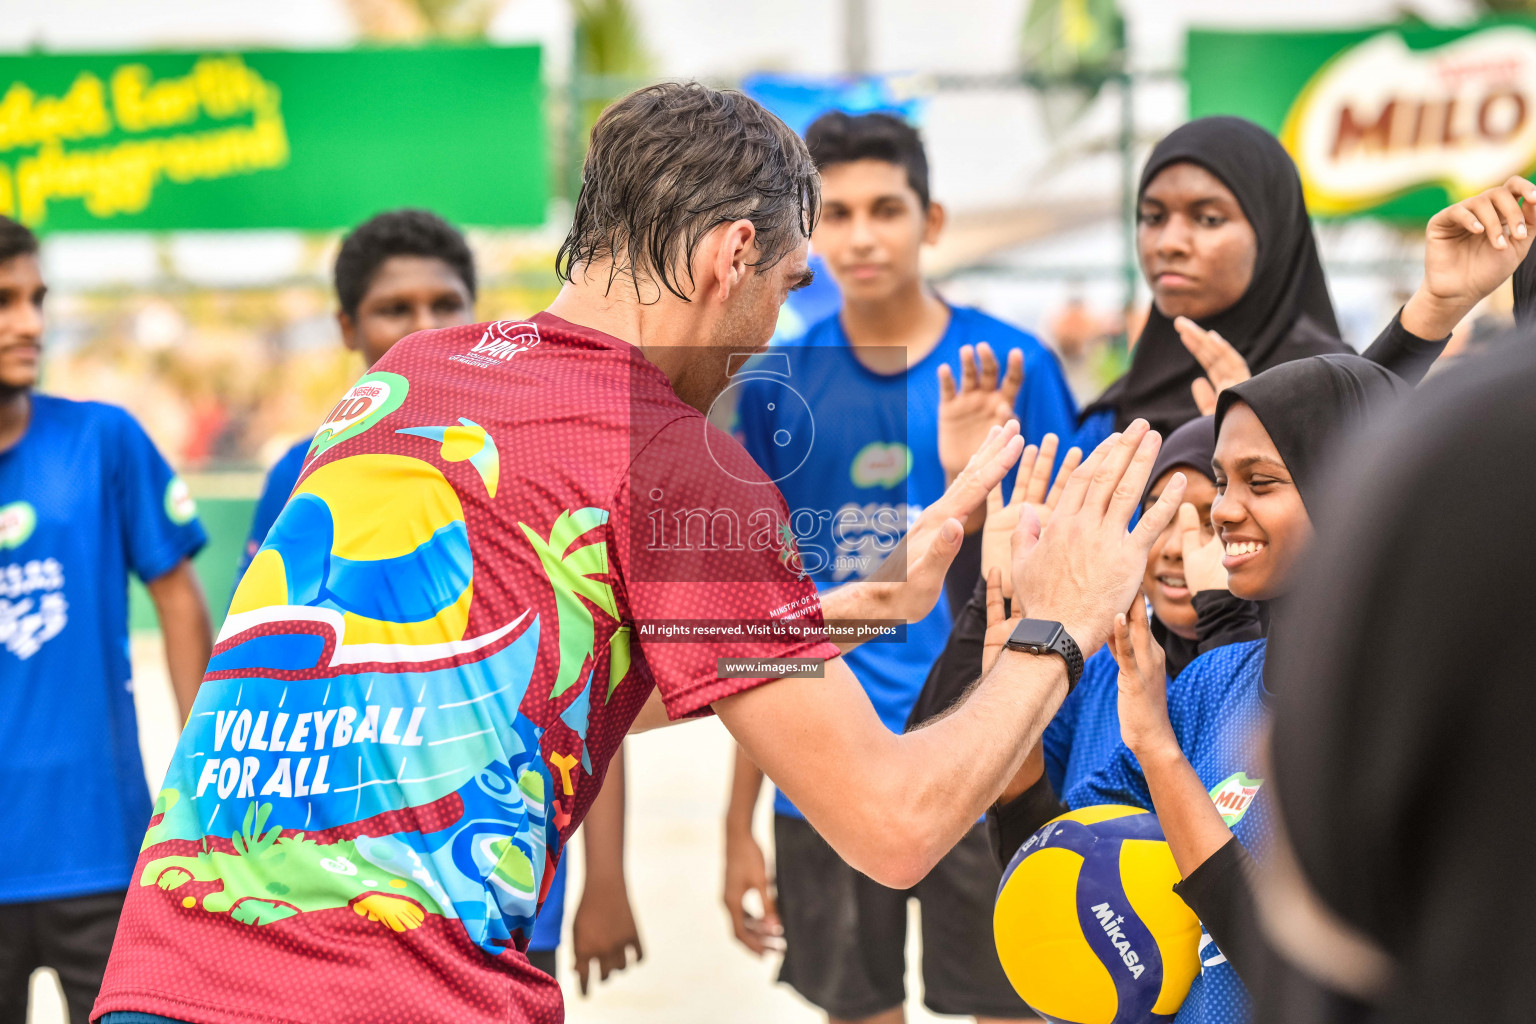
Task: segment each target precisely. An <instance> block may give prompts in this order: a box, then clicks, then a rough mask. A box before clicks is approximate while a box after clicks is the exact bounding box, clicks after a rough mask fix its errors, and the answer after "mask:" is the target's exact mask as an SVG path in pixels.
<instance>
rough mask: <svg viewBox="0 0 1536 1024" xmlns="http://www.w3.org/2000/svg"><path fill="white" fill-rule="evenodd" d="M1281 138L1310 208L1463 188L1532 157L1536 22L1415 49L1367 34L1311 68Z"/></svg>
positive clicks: (1523, 165) (1525, 164)
mask: <svg viewBox="0 0 1536 1024" xmlns="http://www.w3.org/2000/svg"><path fill="white" fill-rule="evenodd" d="M1280 138H1281V141H1282V142H1284V143H1285V146H1286V148H1287V149H1288V150H1290V152H1291V155H1292V156H1293V157H1295V160H1296V166H1297V168H1298V170H1300V172H1301V181H1302V185H1303V187H1304V188H1305V189H1306V194H1307V204H1308V205H1309V206H1310V207H1311V209H1312V211H1313V212H1314V213H1324V214H1341V213H1351V212H1354V211H1357V210H1362V209H1365V208H1368V207H1371V206H1375V205H1377V204H1379V203H1381V202H1384V201H1386V200H1388V199H1391V198H1392V197H1394V196H1397V195H1400V194H1403V193H1406V192H1410V191H1412V190H1414V189H1417V188H1422V187H1424V186H1431V185H1439V186H1441V187H1443V188H1444V189H1445V190H1446V192H1447V193H1448V194H1449V195H1450V197H1451V198H1452V199H1453V200H1456V199H1462V198H1465V197H1467V196H1469V195H1472V194H1474V193H1476V192H1479V191H1481V190H1482V189H1485V188H1487V187H1489V186H1491V185H1495V184H1498V183H1500V182H1502V181H1503V180H1504V179H1505V178H1507V177H1509V176H1510V175H1512V174H1520V173H1523V172H1524V171H1526V170H1527V169H1529V168H1531V167H1532V166H1533V165H1536V30H1533V29H1532V28H1528V27H1525V26H1521V25H1499V26H1495V27H1490V28H1486V29H1482V30H1479V31H1474V32H1472V33H1470V34H1468V35H1465V36H1462V37H1461V38H1459V39H1456V40H1454V41H1451V42H1448V43H1445V44H1443V45H1440V46H1436V47H1432V48H1429V49H1419V50H1414V49H1410V48H1409V47H1408V45H1407V44H1406V43H1405V42H1404V41H1403V38H1402V36H1400V35H1399V34H1398V33H1396V32H1393V31H1387V32H1383V33H1380V34H1379V35H1375V36H1372V37H1371V38H1369V39H1367V40H1365V41H1364V42H1361V43H1359V44H1357V45H1355V46H1352V47H1350V48H1349V49H1346V50H1344V51H1343V52H1342V53H1339V54H1338V55H1336V56H1335V57H1334V58H1333V59H1332V60H1330V61H1329V62H1328V63H1327V64H1325V65H1323V66H1322V67H1321V68H1319V69H1318V71H1317V72H1316V73H1315V74H1314V75H1313V76H1312V78H1311V80H1310V81H1309V82H1308V83H1307V85H1306V87H1305V88H1304V89H1303V90H1302V91H1301V93H1300V94H1299V95H1298V96H1297V98H1296V100H1295V102H1294V103H1293V104H1292V105H1291V108H1290V112H1289V113H1288V114H1287V115H1286V119H1285V126H1284V128H1283V129H1282V131H1281V135H1280Z"/></svg>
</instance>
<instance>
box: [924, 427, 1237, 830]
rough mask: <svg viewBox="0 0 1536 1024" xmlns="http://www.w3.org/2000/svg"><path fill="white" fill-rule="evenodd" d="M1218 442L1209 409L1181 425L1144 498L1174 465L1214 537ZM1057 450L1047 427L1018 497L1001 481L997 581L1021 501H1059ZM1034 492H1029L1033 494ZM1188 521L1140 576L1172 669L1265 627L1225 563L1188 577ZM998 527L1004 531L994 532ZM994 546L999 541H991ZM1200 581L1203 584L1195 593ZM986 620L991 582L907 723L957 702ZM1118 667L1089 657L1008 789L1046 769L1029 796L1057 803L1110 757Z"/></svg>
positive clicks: (1199, 522)
mask: <svg viewBox="0 0 1536 1024" xmlns="http://www.w3.org/2000/svg"><path fill="white" fill-rule="evenodd" d="M1215 447H1216V430H1215V427H1214V425H1213V420H1212V418H1211V417H1210V416H1205V417H1201V418H1200V419H1197V420H1192V421H1190V422H1189V423H1186V424H1184V426H1182V427H1180V428H1179V429H1178V430H1175V431H1174V432H1173V434H1172V435H1171V436H1170V437H1169V438H1168V439H1167V441H1165V442H1164V443H1163V446H1162V448H1161V449H1160V450H1159V452H1158V456H1157V460H1156V462H1155V463H1154V464H1153V467H1152V472H1151V474H1150V475H1149V476H1148V478H1147V480H1148V483H1147V493H1146V494H1145V496H1144V497H1143V499H1142V507H1143V508H1146V507H1148V506H1150V505H1151V504H1152V503H1153V502H1155V501H1156V500H1157V498H1158V497H1159V496H1160V495H1161V494H1162V491H1163V488H1165V487H1167V486H1168V484H1169V482H1170V481H1171V479H1172V477H1173V475H1174V474H1175V473H1176V472H1180V471H1182V472H1183V473H1184V475H1185V477H1186V479H1187V482H1188V484H1187V489H1186V491H1185V496H1184V497H1185V502H1186V504H1188V505H1189V508H1188V509H1187V510H1184V511H1185V513H1186V515H1187V516H1189V517H1190V518H1191V522H1192V523H1193V527H1194V534H1195V536H1197V537H1200V538H1202V539H1203V538H1205V537H1210V538H1211V540H1213V541H1214V539H1215V538H1214V535H1213V534H1212V533H1211V531H1210V507H1211V502H1212V500H1213V499H1214V498H1215V495H1216V490H1215V484H1214V482H1213V480H1212V479H1211V456H1212V454H1213V453H1214V450H1215ZM1055 451H1056V439H1055V437H1054V436H1051V435H1047V438H1046V440H1045V443H1044V444H1043V445H1042V446H1041V447H1040V449H1039V451H1038V452H1037V451H1034V450H1032V449H1031V450H1026V451H1025V453H1024V456H1023V458H1022V459H1021V461H1020V471H1019V479H1020V483H1019V485H1018V489H1017V491H1016V492H1015V495H1014V504H1012V505H1010V506H1008V507H1007V508H1005V507H1004V506H1003V502H1002V497H1001V495H1002V488H1001V487H999V488H997V489H996V490H995V491H994V492H993V495H992V498H991V500H990V502H989V507H988V519H987V527H986V530H987V534H986V536H985V537H984V543H986V544H988V545H990V546H989V547H988V550H987V552H986V558H985V561H986V562H987V564H988V565H989V566H991V567H992V568H994V569H995V570H997V572H998V576H999V586H1001V579H1002V574H1004V573H1006V572H1007V568H1006V565H1007V560H1008V537H1009V536H1011V534H1012V532H1013V531H1012V524H1013V523H1015V522H1017V512H1018V503H1019V502H1020V501H1021V500H1022V501H1033V502H1034V503H1035V505H1036V507H1037V509H1041V510H1042V515H1045V514H1048V513H1049V509H1050V506H1051V504H1053V502H1052V501H1051V500H1050V499H1047V498H1046V493H1045V483H1046V482H1047V480H1048V474H1049V471H1050V467H1051V465H1052V463H1053V461H1054V456H1055ZM1076 462H1077V459H1076V457H1075V456H1072V455H1069V456H1068V457H1067V459H1066V461H1064V462H1063V465H1062V470H1061V471H1060V472H1059V473H1058V474H1057V481H1058V486H1059V484H1060V481H1062V480H1063V479H1064V478H1065V476H1066V475H1068V474H1070V472H1071V470H1072V468H1073V467H1074V466H1075V465H1076ZM1031 492H1032V497H1030V496H1029V495H1030V494H1031ZM1053 493H1059V491H1057V492H1053ZM1007 513H1013V514H1012V515H1011V516H1010V515H1007ZM1187 525H1188V524H1184V523H1181V522H1180V521H1178V520H1175V521H1174V522H1173V523H1170V524H1169V526H1168V528H1167V529H1166V530H1164V531H1163V534H1162V536H1160V537H1159V538H1158V539H1157V541H1156V542H1155V543H1154V544H1153V546H1152V551H1151V555H1150V557H1149V558H1148V561H1147V569H1146V574H1145V578H1144V587H1145V590H1146V593H1147V595H1148V601H1149V603H1150V605H1151V607H1152V631H1153V634H1154V636H1155V637H1156V638H1157V642H1158V643H1159V644H1160V645H1161V646H1162V647H1163V650H1164V651H1165V653H1166V665H1167V672H1168V676H1169V678H1170V679H1171V678H1173V677H1175V676H1177V675H1178V674H1179V673H1180V672H1181V671H1183V669H1184V666H1185V665H1187V664H1189V663H1190V662H1191V661H1193V660H1194V659H1195V658H1196V657H1197V656H1198V655H1199V654H1200V653H1201V652H1203V651H1208V650H1212V649H1214V648H1216V647H1220V646H1222V645H1224V644H1229V643H1237V642H1240V641H1244V640H1254V639H1257V638H1258V637H1259V636H1261V635H1262V630H1261V627H1260V624H1259V615H1258V609H1257V606H1256V605H1254V604H1253V603H1252V602H1248V601H1243V600H1241V599H1240V598H1234V597H1233V596H1232V595H1231V594H1230V593H1229V592H1227V590H1226V572H1225V571H1224V570H1222V569H1221V567H1220V565H1216V566H1215V567H1214V569H1215V572H1214V573H1210V572H1207V573H1205V574H1204V576H1203V577H1202V579H1204V580H1206V581H1207V582H1206V585H1205V586H1204V587H1203V588H1201V587H1199V586H1198V585H1197V584H1196V583H1195V581H1194V580H1192V579H1190V578H1189V577H1188V575H1187V570H1186V567H1185V563H1184V557H1183V554H1184V537H1183V532H1184V529H1185V527H1186V526H1187ZM998 533H1000V534H1001V538H1000V540H999V539H998V537H997V536H996V534H998ZM997 548H1000V550H995V549H997ZM1196 590H1199V591H1200V592H1198V593H1195V592H1194V591H1196ZM987 628H988V622H987V592H986V587H985V586H984V585H983V586H982V587H979V588H977V591H976V593H975V594H974V595H973V596H972V598H971V600H970V602H969V603H968V604H966V605H965V606H964V608H963V609H962V610H961V612H960V615H959V616H958V618H957V620H956V622H955V626H954V629H953V630H952V632H951V634H950V641H949V643H948V644H947V645H946V647H945V650H944V652H943V654H942V655H941V656H940V657H939V659H938V660H937V661H936V662H935V663H934V666H933V668H932V670H931V671H930V672H929V676H928V680H927V682H926V683H925V684H924V687H923V691H922V694H921V696H920V699H919V701H918V703H917V706H916V707H914V708H913V711H912V715H911V717H910V719H909V720H908V728H915V727H916V726H918V725H920V724H921V723H923V722H925V721H927V720H928V719H930V718H934V717H936V716H938V715H939V714H941V713H943V712H944V711H945V710H946V709H947V708H949V707H951V706H952V705H954V704H955V703H956V702H958V701H959V700H960V698H961V697H962V696H963V695H964V693H965V690H966V689H967V688H968V687H969V686H970V684H971V683H972V682H973V681H974V680H975V679H977V678H978V677H979V676H980V675H981V674H982V662H983V647H984V643H985V636H986V632H987ZM1118 674H1119V669H1118V667H1117V666H1116V664H1115V659H1114V655H1113V654H1111V653H1110V651H1109V649H1108V648H1107V647H1104V648H1100V649H1099V650H1098V651H1096V652H1095V653H1094V654H1093V655H1092V656H1091V657H1090V658H1089V659H1088V660H1087V662H1086V664H1085V665H1084V666H1083V673H1082V677H1081V678H1080V679H1079V681H1078V685H1077V686H1076V687H1075V688H1074V689H1073V691H1072V692H1071V693H1070V694H1069V695H1068V696H1067V699H1066V700H1065V701H1064V702H1063V703H1062V705H1061V707H1060V708H1059V709H1058V710H1057V712H1056V715H1055V717H1054V718H1052V719H1051V722H1050V724H1049V725H1048V726H1047V727H1046V730H1045V734H1044V735H1043V736H1042V737H1041V740H1040V751H1041V753H1042V754H1043V760H1042V759H1041V758H1039V757H1033V758H1031V759H1030V760H1029V761H1028V762H1026V765H1025V766H1024V768H1023V769H1022V770H1021V771H1020V772H1019V774H1018V775H1017V776H1016V777H1015V779H1014V780H1013V782H1012V783H1011V784H1010V785H1009V787H1008V789H1007V791H1006V793H1005V796H1010V795H1012V794H1014V793H1017V792H1021V791H1023V790H1026V789H1029V788H1030V787H1031V786H1033V785H1035V784H1036V783H1037V782H1038V781H1039V780H1040V779H1041V773H1042V772H1043V773H1044V778H1045V780H1046V781H1045V782H1044V783H1042V784H1041V789H1040V791H1038V792H1037V793H1036V794H1035V795H1034V798H1033V799H1043V800H1047V801H1048V802H1047V803H1046V804H1045V806H1046V807H1047V808H1049V807H1053V806H1055V797H1054V794H1057V793H1064V792H1066V791H1067V790H1068V789H1070V788H1072V787H1073V786H1076V785H1077V784H1078V783H1079V782H1081V781H1082V780H1083V779H1085V778H1087V777H1088V776H1089V775H1090V774H1091V773H1092V772H1093V771H1094V770H1095V769H1097V768H1098V767H1099V765H1100V764H1102V763H1103V762H1104V761H1106V760H1108V758H1109V756H1110V755H1111V754H1112V753H1113V752H1114V751H1115V748H1116V747H1118V746H1119V744H1120V722H1119V719H1118V718H1117V717H1116V710H1115V707H1116V700H1115V679H1116V676H1117V675H1118ZM1047 817H1049V815H1047ZM1043 822H1044V819H1041V823H1043ZM1000 852H1001V851H1000ZM1012 852H1013V849H1012V848H1009V849H1008V850H1007V851H1006V853H1007V854H1008V855H1011V854H1012ZM1004 859H1005V860H1006V857H1005V858H1004Z"/></svg>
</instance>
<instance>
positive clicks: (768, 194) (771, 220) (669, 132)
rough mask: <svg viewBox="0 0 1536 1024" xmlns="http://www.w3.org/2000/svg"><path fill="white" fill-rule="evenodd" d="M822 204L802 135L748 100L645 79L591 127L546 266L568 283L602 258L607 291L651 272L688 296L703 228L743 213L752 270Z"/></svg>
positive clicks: (775, 255)
mask: <svg viewBox="0 0 1536 1024" xmlns="http://www.w3.org/2000/svg"><path fill="white" fill-rule="evenodd" d="M820 204H821V180H820V178H819V176H818V175H817V173H816V167H815V165H814V164H813V163H812V162H811V157H810V154H809V153H808V152H807V151H806V148H805V143H804V142H802V141H801V140H800V137H799V136H797V135H796V134H795V133H794V132H792V131H790V130H789V127H788V126H787V125H785V124H784V122H783V121H780V120H779V119H778V118H777V117H775V116H773V114H771V113H769V112H768V111H767V110H766V109H764V108H763V106H762V105H761V104H759V103H758V102H757V101H756V100H754V99H752V98H751V97H749V96H747V95H745V94H744V93H740V92H736V91H735V90H718V89H711V88H709V87H707V86H703V85H700V84H698V83H697V82H687V83H678V82H665V83H662V84H660V85H652V86H648V87H647V88H644V89H639V90H637V91H635V92H632V93H630V94H629V95H628V96H626V97H624V98H623V99H621V100H619V101H618V102H617V103H615V104H614V105H613V106H611V107H609V108H608V109H607V110H606V111H604V112H603V116H602V117H601V118H599V119H598V122H597V124H596V125H595V126H594V127H593V129H592V143H591V147H590V148H589V149H588V151H587V161H586V166H585V168H584V169H583V171H582V183H581V194H580V195H579V196H578V197H577V199H576V210H575V215H574V217H573V218H572V223H571V230H570V233H569V234H568V235H566V237H565V241H564V242H563V243H562V244H561V246H560V252H559V253H558V254H557V255H556V257H555V273H556V274H557V275H559V277H560V279H561V280H563V281H569V280H570V279H571V274H572V272H573V270H574V269H575V268H576V267H578V266H586V265H591V264H592V263H594V262H598V261H601V260H611V261H612V269H611V270H610V271H609V275H608V287H610V288H611V287H612V286H613V282H614V279H615V278H618V277H628V278H629V279H630V283H631V284H632V285H633V287H634V288H635V292H636V295H637V296H638V295H639V293H640V284H641V281H642V280H645V279H652V280H654V281H656V282H657V283H658V284H660V285H661V286H662V287H664V288H666V289H667V290H668V291H670V292H671V293H672V294H673V295H676V296H677V297H678V298H680V299H682V300H683V301H685V302H686V301H688V294H687V292H688V291H691V290H692V287H693V284H694V280H693V266H692V265H693V254H694V251H695V250H696V249H697V248H698V245H699V240H700V239H701V238H703V236H704V235H705V234H706V233H707V232H708V231H709V230H710V229H711V228H713V227H715V226H716V225H718V224H721V223H724V222H727V221H733V220H750V221H751V222H752V224H753V227H755V228H756V229H757V250H758V259H757V261H756V262H755V263H754V264H753V266H755V267H757V268H758V269H759V270H761V269H764V268H767V267H771V266H773V265H774V264H775V263H777V262H779V260H781V259H783V258H784V257H785V256H786V255H787V254H788V253H789V251H790V250H791V248H793V247H794V246H795V245H796V244H797V243H798V241H799V240H800V239H802V238H808V237H810V233H811V228H812V227H813V226H814V225H815V223H816V216H817V213H818V212H819V208H820ZM681 275H686V278H687V288H686V289H685V288H684V287H683V281H682V280H681Z"/></svg>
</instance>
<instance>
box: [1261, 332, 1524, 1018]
mask: <svg viewBox="0 0 1536 1024" xmlns="http://www.w3.org/2000/svg"><path fill="white" fill-rule="evenodd" d="M1496 347H1497V348H1502V349H1504V350H1505V351H1503V352H1498V353H1496V354H1490V355H1488V356H1484V357H1482V358H1480V359H1479V360H1477V361H1476V362H1475V363H1473V364H1472V365H1469V366H1465V367H1462V368H1458V369H1457V370H1455V371H1454V372H1451V373H1447V374H1445V375H1444V376H1443V377H1441V378H1439V379H1437V380H1435V381H1433V382H1431V383H1430V384H1428V385H1426V388H1425V393H1424V394H1423V395H1422V396H1420V397H1419V399H1418V400H1417V401H1416V402H1415V404H1414V406H1413V407H1411V408H1409V409H1407V410H1405V411H1404V412H1403V414H1402V415H1401V416H1399V417H1396V418H1394V419H1393V421H1391V422H1389V423H1387V424H1384V425H1383V428H1382V429H1380V430H1377V431H1375V432H1374V433H1373V434H1372V435H1371V436H1370V437H1369V438H1367V439H1364V440H1362V442H1361V443H1359V444H1357V445H1355V446H1354V447H1353V452H1354V455H1355V457H1353V458H1351V459H1350V460H1349V461H1348V462H1347V463H1343V464H1341V465H1340V466H1339V467H1338V468H1339V470H1340V472H1338V473H1336V474H1334V476H1333V479H1332V486H1331V487H1330V488H1329V490H1328V492H1327V494H1326V495H1325V498H1324V501H1323V507H1324V509H1325V510H1326V513H1327V515H1328V519H1329V526H1330V529H1329V530H1328V531H1327V532H1326V533H1325V534H1324V535H1323V536H1320V537H1319V540H1318V544H1317V545H1316V548H1315V550H1314V551H1313V552H1312V553H1311V554H1310V555H1309V557H1308V559H1307V562H1306V564H1305V565H1304V566H1303V568H1302V570H1301V571H1300V572H1299V573H1298V583H1297V588H1296V593H1297V595H1298V597H1300V598H1303V599H1304V600H1300V601H1298V602H1297V604H1298V607H1297V608H1296V609H1294V611H1295V615H1294V616H1292V618H1291V621H1290V622H1288V625H1290V626H1294V627H1295V628H1294V629H1289V630H1288V631H1287V633H1286V635H1285V636H1283V637H1277V638H1276V639H1275V641H1274V642H1273V643H1272V645H1271V649H1272V659H1271V663H1272V666H1273V668H1274V669H1275V671H1274V673H1273V676H1274V678H1275V680H1276V686H1277V692H1276V693H1275V694H1274V696H1273V698H1272V704H1273V707H1274V725H1273V732H1272V739H1271V760H1272V772H1271V774H1272V778H1271V780H1270V783H1271V788H1272V790H1273V795H1274V798H1275V800H1276V803H1277V805H1278V815H1277V817H1278V818H1279V819H1280V820H1281V821H1282V822H1283V824H1284V831H1285V833H1286V835H1287V836H1288V838H1289V840H1290V843H1289V852H1290V855H1287V852H1288V851H1287V847H1286V846H1284V845H1280V846H1277V848H1276V851H1275V856H1274V857H1273V858H1272V859H1271V863H1272V865H1273V870H1272V869H1271V867H1270V865H1266V871H1265V875H1266V877H1265V879H1264V883H1265V884H1264V885H1262V886H1261V888H1260V893H1261V895H1263V897H1264V898H1263V899H1262V901H1261V906H1262V909H1263V911H1264V914H1263V918H1264V923H1265V925H1266V931H1267V932H1268V934H1270V935H1272V936H1273V937H1274V942H1275V945H1276V946H1277V947H1278V948H1279V949H1280V950H1281V951H1282V952H1283V953H1284V954H1285V955H1286V957H1287V958H1288V959H1289V960H1290V961H1291V962H1292V963H1294V964H1296V965H1299V966H1300V967H1302V968H1304V969H1305V970H1306V971H1307V972H1308V973H1309V974H1310V975H1311V976H1312V977H1313V978H1314V979H1316V980H1319V981H1321V982H1323V983H1325V984H1326V985H1327V986H1328V987H1329V988H1330V989H1332V990H1334V991H1336V992H1340V993H1344V994H1347V995H1349V996H1352V997H1353V999H1354V1001H1355V1002H1356V1005H1355V1006H1354V1007H1353V1009H1352V1010H1351V1009H1350V1008H1349V1007H1348V1005H1347V1004H1345V1003H1343V1002H1335V1003H1334V1004H1333V1006H1332V1007H1331V1009H1328V1010H1320V1009H1319V1004H1318V1002H1316V1001H1306V1002H1300V1003H1298V1002H1297V1001H1296V1000H1294V999H1292V998H1290V997H1289V991H1291V990H1294V986H1291V987H1289V988H1278V987H1277V988H1276V990H1275V991H1273V993H1271V992H1270V991H1269V990H1268V989H1266V991H1265V1001H1266V1002H1265V1005H1264V1007H1263V1010H1262V1011H1261V1012H1260V1013H1259V1015H1258V1016H1259V1017H1260V1019H1262V1020H1263V1021H1265V1022H1266V1024H1282V1022H1283V1024H1300V1022H1302V1021H1306V1022H1307V1024H1335V1022H1339V1021H1356V1020H1358V1021H1371V1022H1386V1021H1392V1022H1397V1024H1439V1022H1444V1021H1477V1022H1478V1024H1503V1022H1514V1021H1528V1020H1530V1019H1531V1016H1532V1007H1531V991H1532V983H1531V980H1530V976H1529V975H1530V969H1529V966H1528V960H1529V956H1528V954H1527V952H1526V949H1525V944H1524V942H1523V941H1522V938H1521V926H1522V925H1523V924H1524V922H1526V921H1528V920H1530V918H1531V916H1532V914H1533V913H1536V883H1533V881H1532V879H1533V874H1532V871H1531V864H1530V860H1531V849H1532V847H1533V845H1536V814H1533V813H1532V800H1531V796H1530V789H1529V788H1528V786H1527V784H1526V776H1527V775H1529V773H1530V747H1531V738H1530V733H1531V723H1532V721H1533V720H1536V687H1533V686H1532V671H1531V658H1530V653H1529V649H1530V638H1531V637H1532V636H1533V635H1536V631H1533V627H1532V622H1533V620H1536V588H1533V586H1532V577H1533V574H1536V539H1533V538H1536V535H1533V533H1532V530H1531V525H1530V517H1531V508H1532V506H1533V505H1536V486H1533V484H1532V476H1531V474H1530V473H1529V472H1528V471H1527V470H1526V466H1527V464H1528V463H1529V460H1530V453H1531V452H1532V451H1533V450H1536V411H1533V406H1532V400H1531V396H1532V395H1533V394H1536V334H1533V332H1532V330H1530V329H1529V328H1526V329H1524V330H1522V331H1520V332H1519V334H1518V336H1517V337H1516V338H1514V339H1513V343H1510V344H1503V345H1497V346H1496ZM1271 875H1273V876H1274V877H1273V878H1271V877H1269V876H1271ZM1271 886H1273V888H1272V887H1271ZM1271 894H1272V898H1271Z"/></svg>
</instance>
